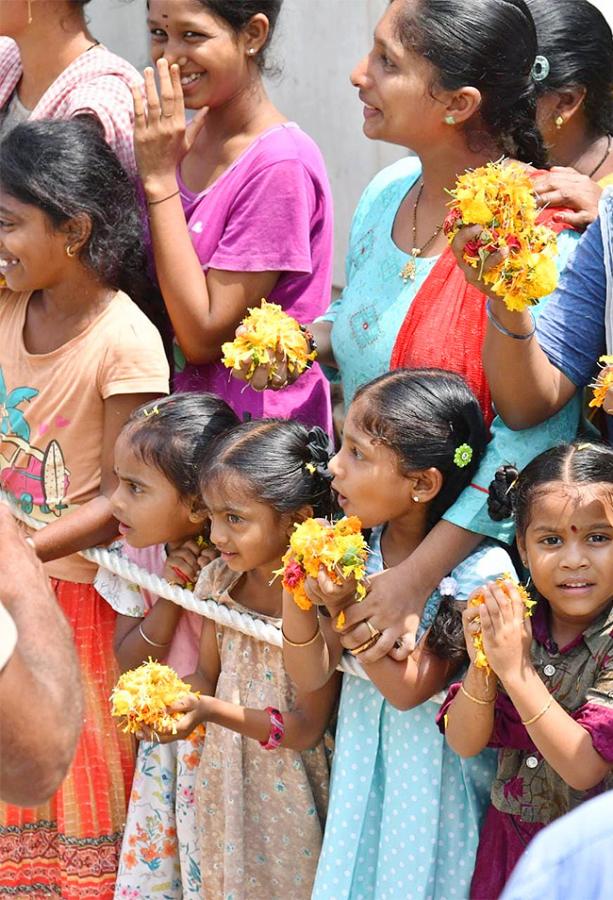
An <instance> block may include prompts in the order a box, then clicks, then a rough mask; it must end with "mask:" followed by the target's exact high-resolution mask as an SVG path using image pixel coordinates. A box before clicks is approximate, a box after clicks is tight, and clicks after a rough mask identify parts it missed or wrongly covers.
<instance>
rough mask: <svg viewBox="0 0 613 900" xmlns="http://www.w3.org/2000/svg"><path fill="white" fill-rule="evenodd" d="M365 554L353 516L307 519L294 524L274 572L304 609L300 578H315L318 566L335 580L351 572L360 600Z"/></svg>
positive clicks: (363, 590)
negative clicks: (328, 519)
mask: <svg viewBox="0 0 613 900" xmlns="http://www.w3.org/2000/svg"><path fill="white" fill-rule="evenodd" d="M367 556H368V544H367V543H366V541H365V540H364V535H363V534H362V523H361V522H360V520H359V519H358V518H357V516H348V517H346V518H343V519H339V521H338V522H335V523H334V524H332V523H331V522H322V521H321V520H318V519H307V520H306V521H305V522H300V523H299V524H298V525H296V526H295V527H294V531H293V533H292V536H291V538H290V543H289V547H288V549H287V552H286V554H285V556H284V557H283V560H282V562H283V568H282V569H279V570H278V572H275V575H282V576H283V587H284V588H285V590H287V591H289V593H290V594H291V595H292V596H293V598H294V602H295V603H296V605H297V606H299V607H300V609H304V610H307V609H310V608H311V607H312V605H313V604H312V603H311V601H310V600H309V598H308V597H307V595H306V592H305V590H304V582H305V580H306V578H307V577H308V576H310V577H311V578H317V575H318V573H319V569H320V567H321V566H323V568H324V569H325V570H326V572H327V573H328V575H329V576H330V578H331V579H332V580H333V581H334V582H335V583H336V584H341V583H342V581H343V579H345V578H350V577H351V576H352V575H353V576H354V578H355V580H356V583H357V589H356V599H357V600H358V601H360V600H363V599H364V597H365V596H366V585H365V583H364V579H365V576H366V558H367ZM340 615H341V616H342V613H341V614H340ZM343 621H344V617H343V618H342V619H341V620H340V621H338V620H337V624H338V625H342V624H343Z"/></svg>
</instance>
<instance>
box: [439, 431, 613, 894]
mask: <svg viewBox="0 0 613 900" xmlns="http://www.w3.org/2000/svg"><path fill="white" fill-rule="evenodd" d="M506 469H507V470H506V471H505V472H503V473H501V475H502V477H500V478H498V479H497V481H496V489H495V491H494V493H493V497H492V501H493V502H492V514H493V515H496V516H504V515H510V514H511V512H512V511H513V512H514V516H515V520H516V523H517V543H518V547H519V551H520V555H521V557H522V561H523V563H524V565H525V566H526V567H527V568H528V570H529V572H530V575H531V576H532V582H533V585H534V590H533V592H532V593H533V594H534V597H535V598H537V599H538V603H537V606H536V610H535V611H534V615H533V616H532V618H530V617H526V615H525V606H524V600H523V598H522V596H521V593H520V592H519V591H518V590H517V588H516V586H514V585H513V584H510V583H507V584H504V585H500V584H489V585H485V587H483V588H480V589H479V593H482V594H483V595H484V598H485V599H484V602H483V603H482V604H481V605H479V606H477V607H471V606H470V605H469V607H468V608H467V609H466V611H465V612H464V632H465V636H466V643H467V646H468V652H469V654H470V657H471V664H470V667H469V669H468V672H467V674H466V675H465V677H464V680H463V682H461V683H460V684H455V685H452V687H451V688H450V693H449V697H448V699H447V701H446V703H445V704H444V706H443V709H442V710H441V713H440V717H439V721H440V722H441V724H442V725H443V726H444V728H445V732H446V736H447V740H448V742H449V744H450V746H451V747H453V749H454V750H456V752H458V753H460V754H461V755H462V756H463V757H469V756H472V755H474V754H476V753H480V752H482V750H483V748H484V747H485V746H489V747H494V748H497V749H499V754H498V770H497V774H496V778H495V780H494V782H493V785H492V795H491V805H490V808H489V810H488V813H487V816H486V819H485V824H484V826H483V830H482V832H481V839H480V842H479V850H478V853H477V862H476V867H475V874H474V877H473V881H472V886H471V897H474V898H482V900H489V898H491V897H498V896H500V893H501V891H502V888H503V886H504V883H505V881H506V880H507V878H508V877H509V875H510V873H511V871H512V869H513V867H514V865H515V864H516V862H517V860H518V859H519V857H520V856H521V854H522V853H523V851H524V849H525V847H526V845H527V844H528V843H529V841H530V840H531V839H532V838H533V837H534V835H535V834H536V833H537V832H539V831H540V830H541V829H542V828H544V827H545V826H546V825H547V824H549V822H551V821H553V819H556V818H557V817H558V816H561V815H564V813H567V812H568V811H569V810H570V809H572V808H573V807H575V806H577V805H578V804H579V803H581V802H583V801H584V800H586V799H588V798H589V797H591V796H593V795H594V794H595V793H599V792H601V791H605V790H608V789H610V788H612V787H613V773H612V769H613V699H612V698H613V690H612V689H613V668H612V666H611V662H612V658H613V634H612V628H613V450H612V449H611V448H609V447H606V446H602V445H596V444H571V445H563V446H561V447H556V448H554V449H553V450H550V451H548V452H547V453H544V454H542V455H541V456H539V457H537V459H535V460H534V461H533V462H532V463H530V465H529V466H527V467H526V469H524V471H523V472H522V473H521V475H519V476H518V473H517V471H516V470H509V469H510V467H506ZM476 616H479V619H480V623H479V625H478V626H476V625H475V617H476ZM475 627H478V628H479V630H480V632H481V634H482V639H483V647H484V650H485V653H486V655H487V660H488V664H489V666H490V667H491V669H492V670H493V674H492V675H491V676H490V677H489V678H488V675H487V671H486V670H484V669H483V668H480V667H479V666H478V665H477V660H476V657H475V649H474V647H473V642H472V639H471V638H472V635H473V631H474V629H475Z"/></svg>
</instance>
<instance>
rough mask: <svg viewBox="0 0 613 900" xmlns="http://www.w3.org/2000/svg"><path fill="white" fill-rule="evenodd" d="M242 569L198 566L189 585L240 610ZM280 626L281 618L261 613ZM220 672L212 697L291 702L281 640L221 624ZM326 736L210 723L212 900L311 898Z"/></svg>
mask: <svg viewBox="0 0 613 900" xmlns="http://www.w3.org/2000/svg"><path fill="white" fill-rule="evenodd" d="M240 577H241V576H240V573H239V574H237V573H234V572H232V571H230V570H229V569H228V568H227V567H226V565H225V563H223V562H222V561H221V560H214V561H213V562H212V563H211V564H210V565H208V566H207V567H206V568H205V569H203V571H202V573H201V575H200V579H199V581H198V584H197V585H196V590H195V593H196V595H197V596H200V597H212V598H213V599H214V600H216V601H217V602H218V603H224V604H227V605H229V606H232V607H233V608H234V609H236V610H238V611H240V612H250V613H251V615H253V612H251V610H245V609H244V608H243V607H242V606H241V605H240V604H238V603H236V601H234V600H233V599H232V597H231V592H232V588H233V587H234V585H235V584H236V582H237V581H238V579H239V578H240ZM258 618H260V619H262V621H264V622H268V623H270V624H274V625H276V626H280V624H281V622H280V619H276V618H271V617H269V616H264V615H258ZM217 646H218V648H219V656H220V660H221V673H220V676H219V680H218V682H217V689H216V692H215V696H216V697H219V698H220V699H221V700H226V701H228V702H230V703H235V704H240V705H242V706H247V707H250V708H254V709H265V708H266V707H267V706H272V707H275V708H276V709H280V710H283V711H286V710H291V709H292V707H293V705H294V703H295V699H296V688H295V686H294V684H293V683H292V682H291V681H290V679H289V676H288V675H287V673H286V671H285V668H284V665H283V654H282V650H281V648H280V647H273V646H271V645H270V644H266V643H262V642H260V641H256V640H254V639H253V638H250V637H248V636H247V635H244V634H240V633H239V632H237V631H234V630H233V629H231V628H226V627H224V626H218V628H217ZM328 780H329V770H328V761H327V755H326V750H325V746H324V741H323V740H322V741H321V742H320V743H319V744H318V745H317V747H315V748H314V749H312V750H307V751H305V752H303V753H299V752H298V751H295V750H287V749H283V747H281V748H280V749H278V750H271V751H267V750H264V749H262V747H261V746H260V744H259V742H258V741H255V740H250V739H249V738H245V737H242V736H241V735H240V734H236V733H235V732H233V731H229V730H228V729H225V728H222V727H221V726H219V725H215V724H212V723H208V724H207V731H206V738H205V742H204V749H203V751H202V759H201V762H200V768H199V771H198V786H197V790H196V808H197V815H198V826H199V832H200V847H201V860H202V882H203V885H204V890H205V894H206V896H207V897H210V898H211V900H221V898H224V900H268V898H271V897H287V898H291V900H308V898H310V896H311V889H312V886H313V879H314V877H315V869H316V866H317V858H318V856H319V850H320V847H321V841H322V833H323V826H324V821H325V818H326V810H327V805H328Z"/></svg>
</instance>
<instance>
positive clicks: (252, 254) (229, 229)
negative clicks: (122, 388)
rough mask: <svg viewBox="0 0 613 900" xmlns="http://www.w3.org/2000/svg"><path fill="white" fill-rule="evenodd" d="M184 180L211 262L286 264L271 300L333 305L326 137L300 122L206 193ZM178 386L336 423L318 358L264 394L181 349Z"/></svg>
mask: <svg viewBox="0 0 613 900" xmlns="http://www.w3.org/2000/svg"><path fill="white" fill-rule="evenodd" d="M179 186H180V188H181V199H182V202H183V208H184V210H185V216H186V219H187V223H188V227H189V233H190V236H191V239H192V243H193V245H194V249H195V250H196V253H197V254H198V258H199V259H200V262H201V264H202V268H203V269H204V270H205V271H206V270H208V269H210V268H211V269H221V270H225V271H231V272H280V273H281V275H280V276H279V280H278V282H277V284H276V285H275V287H274V289H273V290H272V291H271V292H270V294H269V296H268V298H267V299H268V300H270V301H273V302H275V303H278V304H280V306H282V307H283V309H284V310H285V311H286V312H287V313H289V314H290V315H291V316H293V317H294V318H295V319H297V320H298V321H299V322H303V323H308V322H312V321H313V319H314V318H316V317H317V316H319V315H321V314H322V313H323V312H324V311H325V310H326V309H327V306H328V303H329V298H330V288H331V281H332V228H333V221H332V196H331V193H330V186H329V183H328V177H327V174H326V169H325V166H324V162H323V159H322V156H321V153H320V151H319V148H318V147H317V145H316V144H315V143H314V142H313V141H312V140H311V138H309V137H308V135H306V134H305V133H304V132H303V131H301V129H300V128H299V127H298V126H297V125H296V124H295V123H293V122H288V123H285V124H282V125H276V126H275V127H274V128H271V129H269V130H268V131H266V132H264V133H263V134H261V135H260V137H259V138H257V140H255V141H254V142H253V143H252V144H251V145H250V146H249V147H248V148H247V149H246V150H245V151H244V153H242V155H241V156H239V158H238V159H237V160H236V161H235V162H234V163H233V164H232V165H231V166H230V167H229V168H228V169H227V170H226V171H225V172H224V173H223V174H222V175H221V176H220V177H219V178H218V179H217V181H216V182H215V183H214V184H213V185H211V187H209V188H207V189H206V190H205V191H202V192H201V193H199V194H194V193H193V192H192V191H190V190H189V189H188V188H187V187H186V186H185V185H184V184H183V182H182V180H181V178H180V174H179ZM176 357H177V359H176V362H177V366H176V374H175V380H174V387H175V389H176V390H179V391H212V392H213V393H215V394H218V395H219V396H221V397H223V398H224V400H226V401H227V402H228V403H229V404H230V405H231V406H232V407H233V408H234V410H235V411H236V413H237V414H238V415H239V416H240V417H241V418H242V417H243V416H244V414H245V413H249V414H250V415H251V416H252V417H253V418H261V417H267V418H268V417H272V416H281V417H284V418H296V419H299V420H300V421H302V422H304V423H305V424H308V425H321V426H323V427H325V428H328V429H329V428H330V425H331V421H330V400H329V393H328V385H327V381H326V379H325V377H324V375H323V373H322V371H321V369H320V368H319V366H318V365H314V366H313V368H312V369H311V370H310V371H308V372H306V373H305V374H304V375H303V376H302V377H301V378H299V379H298V381H297V382H296V383H295V384H293V385H292V386H290V387H288V388H285V389H284V390H282V391H279V392H276V393H275V392H274V391H264V392H263V393H258V392H256V391H253V390H251V388H249V387H247V388H246V387H245V385H244V383H242V382H239V381H236V380H235V379H234V378H232V377H231V376H230V372H229V370H228V369H226V368H225V367H224V366H223V364H222V363H221V362H216V363H210V364H206V365H202V366H193V365H191V364H189V363H188V364H186V363H185V360H184V358H183V355H182V354H181V352H180V350H179V349H178V348H177V353H176Z"/></svg>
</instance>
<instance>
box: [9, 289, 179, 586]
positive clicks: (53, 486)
mask: <svg viewBox="0 0 613 900" xmlns="http://www.w3.org/2000/svg"><path fill="white" fill-rule="evenodd" d="M30 297H31V293H30V292H23V293H14V292H12V291H9V290H8V289H6V290H1V291H0V487H2V488H4V490H6V491H8V492H9V493H11V494H12V495H13V497H14V498H15V502H16V504H17V505H18V506H20V507H21V509H22V510H23V511H24V512H26V513H28V514H29V515H31V516H32V517H33V518H34V519H36V520H37V521H38V522H40V523H42V524H45V525H46V524H48V523H49V522H56V521H57V519H58V517H59V516H63V515H67V514H68V513H69V512H70V511H71V509H74V508H75V507H77V506H82V505H83V504H85V503H87V502H88V501H89V500H93V498H94V497H97V496H98V494H99V493H100V477H101V472H100V466H101V461H100V453H101V450H100V448H101V446H102V441H103V434H104V417H105V400H107V399H108V398H109V397H113V396H116V395H119V394H163V393H166V392H167V390H168V374H169V373H168V363H167V361H166V357H165V355H164V348H163V346H162V340H161V338H160V335H159V333H158V331H157V329H156V328H155V326H154V325H153V324H152V323H151V322H150V321H149V319H148V318H147V317H146V316H145V314H144V313H143V312H141V310H140V309H139V308H138V307H137V306H136V304H135V303H133V302H132V301H131V300H130V298H129V297H128V296H127V294H124V293H122V292H121V291H117V293H116V294H115V295H114V297H112V299H111V300H110V301H109V303H108V304H107V306H106V307H105V308H104V310H103V311H102V312H101V313H100V314H99V315H98V316H97V317H96V318H95V319H94V320H93V321H92V322H91V323H90V324H89V325H88V327H87V328H86V329H85V330H84V331H82V332H81V333H80V334H78V335H76V336H75V337H73V338H72V339H71V340H69V341H66V343H64V344H62V345H61V346H59V347H57V348H56V349H55V350H52V351H51V352H49V353H29V352H28V349H27V347H26V346H25V344H24V340H23V332H24V327H25V322H26V317H27V313H28V304H29V303H30ZM45 571H46V572H47V574H48V575H51V576H53V577H54V578H61V579H63V580H66V581H73V582H88V583H91V582H92V581H93V580H94V576H95V574H96V565H95V564H94V563H92V562H90V561H89V560H86V559H85V558H84V557H82V556H80V555H79V554H77V553H74V554H72V555H71V556H66V557H63V558H61V559H54V560H51V561H50V562H48V563H45Z"/></svg>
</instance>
